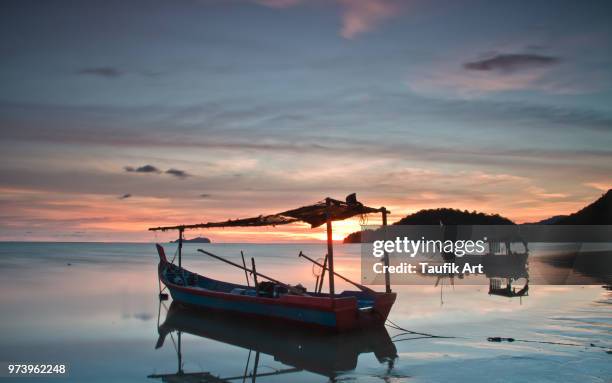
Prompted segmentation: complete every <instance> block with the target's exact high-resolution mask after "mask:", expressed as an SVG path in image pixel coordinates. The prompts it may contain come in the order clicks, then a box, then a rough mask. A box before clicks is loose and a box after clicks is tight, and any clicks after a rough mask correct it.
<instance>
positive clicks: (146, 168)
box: [123, 165, 161, 174]
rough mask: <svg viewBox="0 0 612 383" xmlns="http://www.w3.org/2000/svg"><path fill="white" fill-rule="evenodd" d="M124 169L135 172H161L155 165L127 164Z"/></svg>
mask: <svg viewBox="0 0 612 383" xmlns="http://www.w3.org/2000/svg"><path fill="white" fill-rule="evenodd" d="M123 169H125V171H126V172H134V173H158V174H159V173H161V170H159V169H158V168H156V167H155V166H153V165H144V166H140V167H137V168H134V167H133V166H125V167H124V168H123Z"/></svg>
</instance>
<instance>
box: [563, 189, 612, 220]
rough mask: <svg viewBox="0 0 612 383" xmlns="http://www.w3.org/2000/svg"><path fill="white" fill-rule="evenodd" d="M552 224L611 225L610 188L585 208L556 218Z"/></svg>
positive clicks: (611, 190) (611, 202)
mask: <svg viewBox="0 0 612 383" xmlns="http://www.w3.org/2000/svg"><path fill="white" fill-rule="evenodd" d="M554 225H612V189H610V190H608V191H607V192H606V194H604V195H602V196H601V197H600V198H599V199H598V200H597V201H595V202H593V203H592V204H590V205H588V206H586V207H585V208H583V209H581V210H579V211H577V212H575V213H573V214H570V215H568V216H565V217H563V218H560V219H558V220H557V221H556V222H554Z"/></svg>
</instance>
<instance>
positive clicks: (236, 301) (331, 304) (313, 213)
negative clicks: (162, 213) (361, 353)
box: [149, 194, 396, 331]
mask: <svg viewBox="0 0 612 383" xmlns="http://www.w3.org/2000/svg"><path fill="white" fill-rule="evenodd" d="M369 213H382V214H383V222H386V215H387V213H388V211H387V210H386V209H385V208H384V207H383V208H378V209H376V208H371V207H367V206H364V205H363V204H361V203H359V202H357V199H356V197H355V195H354V194H352V195H350V196H348V197H347V199H346V202H345V201H339V200H335V199H331V198H327V199H325V200H324V201H321V202H318V203H316V204H314V205H309V206H304V207H300V208H297V209H294V210H288V211H285V212H282V213H278V214H273V215H267V216H259V217H254V218H246V219H239V220H230V221H224V222H209V223H202V224H196V225H180V226H166V227H157V228H151V229H149V230H162V231H166V230H178V231H179V240H178V245H179V246H178V265H176V264H174V263H172V262H169V261H168V259H167V257H166V254H165V251H164V248H163V247H162V246H161V245H157V251H158V254H159V258H160V262H159V269H158V272H159V280H160V281H161V282H162V283H163V284H164V285H165V286H166V287H167V288H168V290H169V291H170V294H171V295H172V298H173V300H175V301H179V302H181V303H184V304H188V305H191V306H195V307H198V308H204V309H213V310H223V311H230V312H233V313H235V314H241V315H246V316H254V317H264V318H266V319H268V320H278V321H282V322H285V323H293V324H298V325H302V326H308V327H317V328H323V329H327V330H334V331H346V330H354V329H363V328H367V327H373V326H383V325H384V323H385V321H386V319H387V316H388V315H389V312H390V311H391V307H392V306H393V304H394V302H395V298H396V294H395V293H393V292H391V286H390V283H389V274H386V275H385V277H386V278H385V281H386V291H385V292H376V291H374V290H372V289H370V288H368V287H365V286H363V285H361V284H359V283H355V282H353V281H350V280H349V279H347V278H345V277H343V276H342V275H340V274H338V273H336V272H335V271H334V268H333V242H332V221H338V220H344V219H347V218H350V217H353V216H361V215H364V214H369ZM298 221H303V222H307V223H309V224H310V225H311V226H312V227H313V228H314V227H318V226H321V225H323V224H326V225H327V238H328V241H327V256H326V261H324V262H323V264H320V263H318V262H317V261H314V260H313V259H311V258H309V257H308V256H306V255H304V254H302V253H301V252H300V256H301V257H304V258H306V259H308V260H310V261H311V262H313V263H315V264H317V265H319V266H320V267H321V269H322V275H321V278H320V280H317V283H316V285H318V288H317V289H316V291H314V292H307V291H306V289H304V288H303V287H301V286H300V285H298V286H291V285H289V284H285V283H282V282H280V281H278V280H276V279H273V278H270V277H268V276H266V275H264V274H262V273H260V272H258V271H257V270H256V267H255V260H254V259H253V258H251V264H252V267H251V268H247V267H246V262H245V261H244V257H243V259H242V265H238V264H236V263H233V262H231V261H228V260H226V259H224V258H222V257H219V256H217V255H215V254H212V253H210V252H208V251H204V250H201V249H200V250H198V251H200V252H202V253H204V254H207V255H209V256H211V257H213V258H216V259H218V260H221V261H224V262H226V263H229V264H231V265H233V266H236V267H238V268H240V269H243V270H244V272H245V274H246V276H247V285H239V284H235V283H229V282H223V281H219V280H215V279H211V278H209V277H207V276H203V275H200V274H197V273H194V272H191V271H188V270H186V269H184V268H183V267H182V265H181V248H182V243H183V232H184V231H185V230H186V229H195V228H211V227H240V226H268V225H274V226H275V225H283V224H288V223H292V222H298ZM385 262H388V259H387V258H385ZM325 272H327V276H328V278H329V293H323V292H321V289H322V285H323V278H324V276H325V274H324V273H325ZM249 274H250V275H251V276H252V278H253V282H254V283H253V285H252V286H251V284H250V283H249V278H248V275H249ZM336 276H337V277H339V278H341V279H343V280H344V281H346V282H348V283H351V284H352V285H354V286H356V287H357V288H358V289H359V291H344V292H342V293H340V294H336V293H335V289H334V278H335V277H336ZM258 279H259V280H260V281H259V282H258ZM261 279H266V281H261ZM160 296H161V293H160Z"/></svg>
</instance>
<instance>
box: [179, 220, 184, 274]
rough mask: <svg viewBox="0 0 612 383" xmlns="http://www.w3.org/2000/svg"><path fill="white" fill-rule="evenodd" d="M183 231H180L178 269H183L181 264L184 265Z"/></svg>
mask: <svg viewBox="0 0 612 383" xmlns="http://www.w3.org/2000/svg"><path fill="white" fill-rule="evenodd" d="M183 231H185V229H183V228H181V229H179V238H178V267H179V269H180V268H182V266H181V263H182V257H181V255H182V252H183Z"/></svg>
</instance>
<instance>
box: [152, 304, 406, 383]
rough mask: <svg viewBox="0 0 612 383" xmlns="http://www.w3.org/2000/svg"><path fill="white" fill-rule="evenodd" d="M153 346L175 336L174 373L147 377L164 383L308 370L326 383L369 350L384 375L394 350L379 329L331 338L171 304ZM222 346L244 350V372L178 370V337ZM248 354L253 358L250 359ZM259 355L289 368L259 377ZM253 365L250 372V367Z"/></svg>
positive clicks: (180, 364)
mask: <svg viewBox="0 0 612 383" xmlns="http://www.w3.org/2000/svg"><path fill="white" fill-rule="evenodd" d="M158 332H159V339H158V340H157V344H156V346H155V347H156V348H160V347H162V346H163V345H164V342H165V340H166V338H167V336H168V335H170V334H172V333H173V332H176V333H177V338H178V339H177V357H178V371H177V372H176V373H172V374H155V375H150V376H149V378H157V379H161V380H162V381H163V382H217V383H220V382H229V381H234V380H242V381H245V380H246V379H250V380H251V381H253V382H254V381H255V379H256V378H257V377H264V376H271V375H281V374H291V373H296V372H300V371H308V372H312V373H315V374H319V375H323V376H326V377H328V378H329V379H330V380H331V381H335V378H336V377H337V376H338V375H339V374H340V373H342V372H346V371H351V370H354V369H355V368H356V367H357V360H358V357H359V355H360V354H363V353H370V352H373V353H374V355H375V356H376V358H377V359H378V361H379V362H380V363H386V364H387V365H388V369H389V371H390V370H391V369H392V368H393V363H394V361H395V359H396V358H397V349H396V347H395V344H394V343H393V341H392V340H391V338H390V337H389V334H388V332H387V330H386V329H385V327H384V326H380V327H374V328H371V329H368V330H364V331H359V332H348V333H339V334H330V333H325V332H317V331H313V330H308V329H296V328H295V327H293V328H290V327H283V326H282V325H279V324H278V323H274V324H270V323H265V322H255V321H253V322H249V323H248V324H245V321H244V319H242V320H239V319H237V318H235V317H232V316H229V315H227V314H222V313H218V312H212V311H211V312H203V311H198V310H194V309H192V308H189V307H187V306H183V305H182V304H180V303H178V302H172V304H171V305H170V309H169V310H168V314H167V315H166V319H165V321H164V323H162V324H161V325H158ZM182 333H188V334H191V335H195V336H198V337H202V338H207V339H211V340H214V341H218V342H223V343H226V344H229V345H232V346H237V347H241V348H244V349H247V350H249V358H248V359H247V365H246V367H245V369H244V371H240V372H237V373H236V374H235V375H234V376H229V377H218V376H216V375H213V373H211V372H185V371H183V367H182V350H181V334H182ZM251 353H253V354H254V357H251ZM260 353H263V354H267V355H270V356H272V357H274V360H276V361H278V362H280V363H282V364H284V365H286V366H288V368H286V369H281V370H275V371H272V372H265V373H261V372H260V373H258V372H257V368H258V364H259V357H260ZM250 363H252V367H251V371H252V372H248V371H249V364H250Z"/></svg>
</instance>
